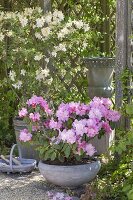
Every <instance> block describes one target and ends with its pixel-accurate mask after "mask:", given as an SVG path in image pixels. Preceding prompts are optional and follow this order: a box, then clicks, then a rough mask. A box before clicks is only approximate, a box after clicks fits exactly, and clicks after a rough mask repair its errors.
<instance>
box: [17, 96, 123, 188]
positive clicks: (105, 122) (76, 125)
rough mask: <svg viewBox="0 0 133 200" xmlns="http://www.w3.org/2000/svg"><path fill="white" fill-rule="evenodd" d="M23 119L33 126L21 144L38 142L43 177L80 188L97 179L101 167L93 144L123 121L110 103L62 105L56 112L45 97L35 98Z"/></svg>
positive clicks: (97, 100)
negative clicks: (114, 123)
mask: <svg viewBox="0 0 133 200" xmlns="http://www.w3.org/2000/svg"><path fill="white" fill-rule="evenodd" d="M19 115H20V117H23V118H24V120H25V121H26V123H27V124H28V125H29V126H28V129H24V130H23V131H21V132H20V136H19V138H20V140H21V141H23V142H26V141H29V142H35V144H36V145H37V146H38V147H37V149H38V151H39V155H40V159H41V161H40V162H39V170H40V172H41V174H42V175H43V176H44V177H45V179H46V180H48V181H49V182H51V183H54V184H56V185H59V186H63V187H77V186H79V185H82V184H84V183H86V182H89V181H91V180H92V179H94V178H95V176H96V175H97V173H98V171H99V169H100V166H101V164H100V161H98V160H97V159H96V158H95V152H96V147H94V146H93V145H92V144H91V140H92V139H93V138H94V137H96V136H98V137H101V136H102V135H104V134H110V132H111V130H112V129H111V124H112V122H116V121H118V120H119V118H120V114H119V113H118V112H117V111H114V110H113V109H111V101H110V100H109V99H106V98H98V97H95V98H94V99H93V100H92V101H91V102H90V103H89V104H84V103H79V102H70V103H61V104H60V105H59V106H58V108H57V109H56V110H55V111H52V110H50V109H49V106H48V104H47V102H46V101H45V100H44V99H43V98H42V97H37V96H33V97H32V98H31V99H29V100H28V101H27V105H26V107H23V108H22V109H21V110H20V111H19ZM31 131H32V132H31Z"/></svg>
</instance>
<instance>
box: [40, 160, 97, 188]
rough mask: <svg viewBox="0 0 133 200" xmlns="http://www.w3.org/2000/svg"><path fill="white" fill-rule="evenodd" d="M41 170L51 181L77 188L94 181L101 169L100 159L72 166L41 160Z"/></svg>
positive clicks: (62, 185)
mask: <svg viewBox="0 0 133 200" xmlns="http://www.w3.org/2000/svg"><path fill="white" fill-rule="evenodd" d="M38 167H39V170H40V173H41V174H42V175H43V177H44V178H45V179H46V180H47V181H48V182H50V183H53V184H55V185H58V186H61V187H70V188H75V187H78V186H80V185H82V184H85V183H88V182H90V181H92V180H93V179H94V178H95V177H96V175H97V173H98V172H99V170H100V167H101V163H100V161H92V162H91V163H87V164H82V165H72V166H60V165H49V164H45V163H43V162H42V161H40V162H39V165H38Z"/></svg>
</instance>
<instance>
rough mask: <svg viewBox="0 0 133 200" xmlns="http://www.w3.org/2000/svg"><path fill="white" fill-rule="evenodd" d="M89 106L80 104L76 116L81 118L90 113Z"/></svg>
mask: <svg viewBox="0 0 133 200" xmlns="http://www.w3.org/2000/svg"><path fill="white" fill-rule="evenodd" d="M89 109H90V108H89V106H88V105H85V104H83V103H82V104H80V106H79V107H78V109H77V110H76V114H77V115H79V116H83V115H85V114H87V112H88V111H89Z"/></svg>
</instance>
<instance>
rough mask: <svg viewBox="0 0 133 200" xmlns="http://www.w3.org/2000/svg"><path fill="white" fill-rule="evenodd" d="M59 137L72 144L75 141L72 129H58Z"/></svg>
mask: <svg viewBox="0 0 133 200" xmlns="http://www.w3.org/2000/svg"><path fill="white" fill-rule="evenodd" d="M59 138H60V139H61V140H63V141H64V142H67V143H69V144H73V143H75V142H76V135H75V132H74V130H73V129H70V130H66V129H64V130H63V131H60V133H59Z"/></svg>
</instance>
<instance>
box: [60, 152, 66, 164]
mask: <svg viewBox="0 0 133 200" xmlns="http://www.w3.org/2000/svg"><path fill="white" fill-rule="evenodd" d="M58 159H59V161H60V162H64V160H65V158H64V156H63V155H61V154H60V153H59V154H58Z"/></svg>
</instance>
